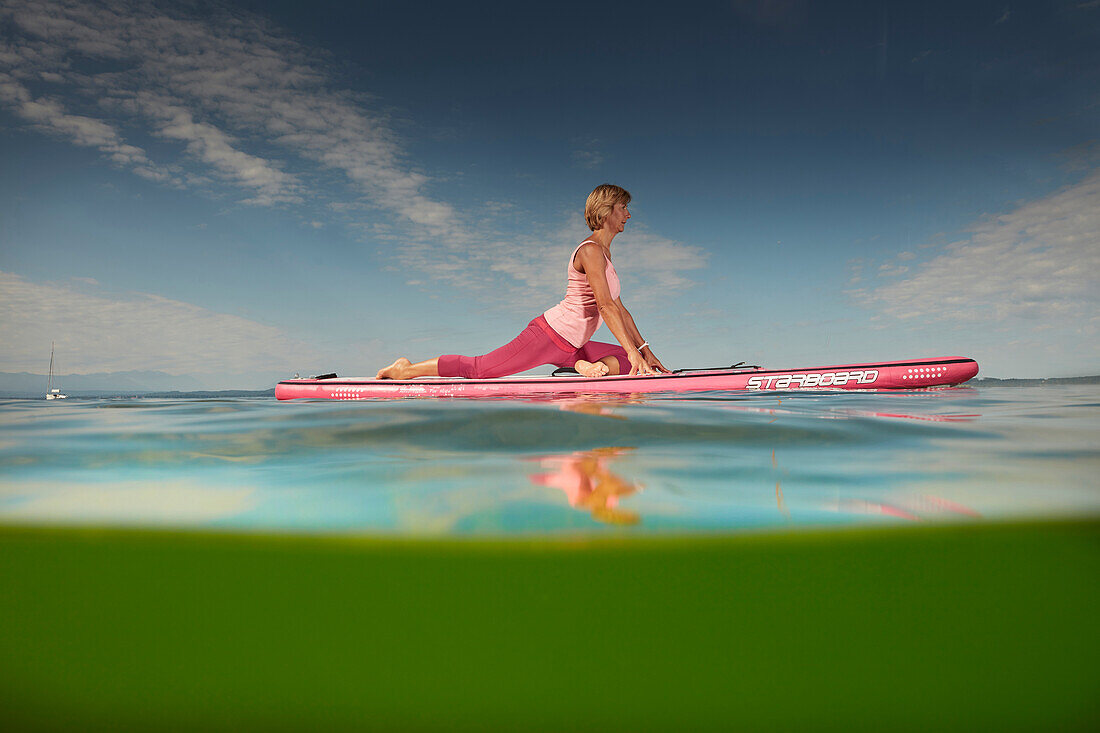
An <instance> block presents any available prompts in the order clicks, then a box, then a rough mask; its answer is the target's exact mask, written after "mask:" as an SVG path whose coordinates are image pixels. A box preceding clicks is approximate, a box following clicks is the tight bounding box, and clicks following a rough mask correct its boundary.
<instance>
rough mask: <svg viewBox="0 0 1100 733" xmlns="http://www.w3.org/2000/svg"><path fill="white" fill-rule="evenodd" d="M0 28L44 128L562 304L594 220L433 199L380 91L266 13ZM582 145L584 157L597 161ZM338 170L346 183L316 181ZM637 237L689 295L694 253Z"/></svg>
mask: <svg viewBox="0 0 1100 733" xmlns="http://www.w3.org/2000/svg"><path fill="white" fill-rule="evenodd" d="M200 12H201V13H202V14H201V15H200ZM0 28H6V29H7V32H6V33H5V34H4V35H2V36H0V104H3V105H5V106H7V107H8V108H10V109H11V110H13V111H14V112H15V114H17V115H18V116H19V117H20V118H22V119H23V120H24V121H26V122H27V123H28V124H29V125H31V126H33V127H34V128H36V129H38V130H40V131H42V132H44V133H47V134H50V135H53V136H56V137H59V138H62V139H65V140H67V141H69V142H71V143H73V144H75V145H80V146H84V147H91V148H95V149H97V150H99V151H100V152H102V153H103V154H104V155H105V157H106V158H107V159H109V160H110V161H111V162H112V163H113V164H115V165H117V166H119V167H121V168H124V169H128V170H131V171H132V172H134V173H135V174H137V175H140V176H143V177H145V178H147V179H150V180H154V181H158V182H161V183H164V184H168V185H173V186H176V187H180V188H200V189H210V188H211V187H212V186H213V185H214V184H215V182H216V183H217V184H220V185H221V186H222V188H221V189H219V190H220V191H226V190H227V191H229V192H231V193H233V194H234V195H236V196H237V200H238V202H239V203H241V204H247V205H254V206H268V207H272V206H283V207H285V206H295V205H298V204H302V203H315V204H316V203H319V204H322V205H327V206H330V207H331V208H332V210H333V211H334V212H337V213H338V214H339V215H341V216H343V217H347V218H348V219H349V220H350V222H351V224H350V229H351V231H353V232H356V233H357V235H358V236H361V237H363V238H365V239H367V240H369V241H374V242H379V241H382V242H385V243H386V244H387V245H390V244H391V243H392V244H394V245H396V246H388V249H387V258H389V259H390V261H392V262H393V263H394V265H395V266H396V267H398V268H400V269H403V270H406V271H408V274H409V275H411V276H412V277H411V279H413V280H416V279H419V277H420V276H426V277H428V278H431V279H432V280H433V281H434V282H435V283H436V284H439V283H442V284H445V285H449V286H453V287H458V288H462V289H465V290H468V291H471V292H477V293H478V294H479V295H481V296H482V297H485V298H486V299H487V300H488V301H490V302H503V301H504V300H511V301H513V302H514V301H515V298H516V297H517V294H518V295H520V296H521V297H525V298H532V297H534V296H535V294H532V293H529V292H526V293H525V292H524V288H529V287H535V288H537V289H538V290H537V294H538V295H539V296H540V297H549V296H550V294H551V293H553V294H556V295H557V296H558V297H560V292H561V281H562V276H561V271H562V269H563V263H562V262H561V260H562V259H563V258H564V257H565V255H566V254H567V252H568V249H569V248H570V247H571V246H575V245H576V243H577V242H579V241H580V239H579V238H583V236H584V235H585V234H586V232H585V231H584V229H583V226H582V227H580V228H579V230H578V228H576V227H571V228H565V229H566V230H567V231H568V232H569V235H568V236H569V238H568V239H565V238H563V237H562V236H560V234H559V232H558V231H557V230H555V228H554V227H544V228H543V231H542V233H541V234H540V235H538V236H532V235H530V234H529V233H523V234H520V235H519V236H515V235H513V234H508V233H504V232H501V231H500V230H497V229H493V228H492V226H491V225H489V224H487V223H486V222H487V221H489V220H490V219H491V212H490V211H488V210H486V211H485V212H480V213H481V214H482V215H481V216H473V214H475V213H478V212H470V214H471V215H470V216H464V215H463V214H460V213H459V212H458V211H456V209H455V208H454V207H453V206H452V205H450V204H449V203H447V202H445V201H442V200H440V199H439V198H438V197H436V196H433V195H432V194H431V193H430V190H431V189H432V187H433V186H434V185H435V184H436V183H437V181H435V180H434V179H433V178H432V177H431V176H430V175H429V174H427V173H425V172H423V171H421V170H419V169H418V168H417V166H416V165H414V163H413V162H412V161H410V160H409V157H408V155H407V154H406V152H405V150H404V147H403V142H402V140H401V138H400V136H399V135H398V134H397V133H396V132H395V131H394V129H393V126H392V125H391V124H390V122H389V120H388V117H387V115H386V114H385V113H384V112H381V111H378V109H377V108H379V106H380V105H379V104H378V102H377V100H375V99H373V98H371V97H369V96H367V95H366V94H363V93H360V92H353V91H349V90H347V89H342V88H339V87H338V86H336V85H335V84H334V82H333V81H332V79H331V76H330V74H329V73H328V70H327V69H328V66H329V59H328V58H327V57H326V56H325V54H324V53H323V52H318V51H316V50H314V49H310V48H307V47H305V46H303V45H302V44H300V43H298V42H296V41H294V40H292V39H288V38H287V37H285V35H284V34H283V33H281V32H280V31H279V29H277V28H274V27H272V26H271V24H270V23H268V22H267V21H266V20H264V19H263V18H261V17H258V16H255V15H252V14H248V13H243V12H239V11H234V10H230V9H226V8H219V7H217V6H213V7H212V6H209V5H203V6H201V7H199V6H191V5H186V4H176V5H154V4H150V3H140V2H130V1H128V0H118V1H116V2H106V3H96V4H90V3H85V2H76V1H75V0H9V1H8V2H6V3H5V4H4V6H3V7H2V8H0ZM128 137H129V138H132V139H128ZM139 142H140V143H141V144H137V143H139ZM582 152H584V153H585V154H584V155H582V156H581V158H580V159H578V162H579V163H580V164H584V165H587V164H590V163H593V162H594V161H596V159H597V157H600V156H598V154H597V153H594V152H592V151H582ZM158 157H159V158H161V159H158ZM333 173H337V174H339V177H340V178H342V180H343V185H342V187H340V189H339V191H334V190H333V189H332V188H329V187H327V186H325V185H322V184H321V183H320V181H321V180H326V181H327V180H331V178H332V174H333ZM348 192H350V194H351V199H352V200H351V201H350V202H349V201H347V198H348V196H347V193H348ZM334 197H339V198H340V199H343V200H341V201H334V200H333V198H334ZM314 216H315V215H314V214H312V213H310V214H308V215H306V220H307V221H309V220H312V218H313V217H314ZM532 218H534V217H532ZM528 221H530V219H528ZM578 237H579V238H578ZM630 237H631V239H632V241H633V242H634V243H635V245H634V246H633V247H632V248H625V249H624V250H623V253H624V264H626V265H627V267H628V269H629V268H630V266H631V265H633V264H636V265H637V270H635V272H636V273H637V274H645V275H652V276H653V280H652V282H651V283H650V284H649V287H647V293H648V294H649V295H653V296H654V297H666V298H667V297H669V296H670V295H673V294H674V292H675V291H676V290H678V289H680V290H682V289H684V288H686V287H687V286H688V285H689V280H688V279H687V276H686V275H685V273H686V272H688V271H690V270H692V269H695V268H697V267H699V266H701V263H702V260H703V256H704V255H703V253H702V252H701V251H699V250H697V249H694V248H690V247H685V246H684V245H682V244H680V243H677V242H673V241H672V240H669V239H664V238H661V237H659V236H657V235H655V234H640V235H636V234H634V233H631V235H630ZM551 245H556V246H551ZM551 283H553V285H552V286H551Z"/></svg>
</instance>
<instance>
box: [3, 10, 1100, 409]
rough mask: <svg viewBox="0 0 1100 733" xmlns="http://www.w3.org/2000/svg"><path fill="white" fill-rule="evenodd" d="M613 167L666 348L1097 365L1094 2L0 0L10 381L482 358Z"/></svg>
mask: <svg viewBox="0 0 1100 733" xmlns="http://www.w3.org/2000/svg"><path fill="white" fill-rule="evenodd" d="M605 182H611V183H616V184H618V185H621V186H623V187H625V188H626V189H628V190H629V191H630V192H631V194H632V196H633V201H632V204H631V213H632V219H631V220H630V221H629V222H628V224H627V228H626V231H625V232H624V233H623V234H621V235H619V236H618V237H617V238H616V239H615V241H614V244H613V247H612V254H613V259H614V261H615V265H616V268H617V270H618V271H619V274H620V276H621V278H622V283H623V293H622V300H623V303H624V304H625V305H626V306H627V307H628V308H629V309H630V311H631V313H632V314H633V315H634V318H635V320H636V321H637V323H638V326H639V330H640V331H641V333H642V334H643V336H644V337H645V338H646V339H647V340H648V341H650V343H651V344H652V345H653V348H654V351H655V353H657V355H658V356H659V357H660V358H661V359H662V360H663V362H664V363H665V364H666V365H667V366H669V367H670V368H681V367H705V366H720V365H729V364H732V363H735V362H739V361H748V362H750V363H754V364H761V365H764V366H768V367H775V368H779V367H798V366H814V365H824V364H840V363H849V362H863V361H874V360H894V359H909V358H917V357H935V356H956V355H958V356H970V357H973V358H975V359H977V360H978V362H979V364H980V365H981V369H982V374H983V375H985V376H994V377H1059V376H1075V375H1083V374H1100V275H1098V273H1100V0H1066V1H1064V2H1030V3H1021V2H1006V1H1005V0H1000V1H999V2H967V3H958V2H922V3H911V2H904V3H902V2H886V3H883V2H809V1H808V0H807V1H804V2H803V1H799V0H773V1H770V2H768V1H763V0H761V1H755V2H754V1H747V0H746V1H744V2H723V3H691V2H688V3H653V4H648V3H623V4H603V5H599V4H592V3H570V2H557V3H542V4H532V3H515V2H511V3H443V2H439V3H432V2H427V3H350V2H327V1H325V0H316V1H315V2H310V3H301V2H266V1H265V2H259V1H251V2H199V3H188V2H178V1H174V2H163V3H156V2H133V3H132V2H103V3H98V2H97V3H89V2H70V1H69V0H62V1H59V0H29V1H26V2H25V1H24V0H0V371H7V372H19V371H28V372H34V373H45V371H46V369H47V367H48V362H49V350H50V344H51V342H56V344H57V359H58V368H59V371H61V372H63V373H80V374H85V373H94V372H110V371H128V370H159V371H164V372H168V373H170V374H180V375H184V374H186V375H194V376H196V377H198V378H199V379H200V380H201V381H202V382H203V383H204V384H206V385H208V386H210V387H211V388H264V387H269V386H271V385H272V384H273V383H274V381H276V380H278V379H280V378H285V377H288V376H292V375H293V374H294V373H296V372H298V373H301V374H302V375H303V376H305V375H307V374H316V373H321V372H337V373H339V374H341V375H348V376H360V375H371V374H373V373H374V371H376V370H377V369H378V368H379V367H380V366H384V365H385V364H388V363H389V362H390V361H392V360H393V359H394V358H395V357H397V356H400V355H404V356H408V357H410V358H412V359H414V360H418V359H425V358H431V357H434V356H437V355H439V354H442V353H461V354H479V353H485V352H487V351H489V350H491V349H493V348H495V347H497V346H499V345H500V344H502V343H504V342H506V341H508V340H509V339H511V338H512V337H513V336H514V335H515V334H517V333H518V332H519V331H520V330H522V329H523V327H524V326H525V325H526V324H527V322H528V321H529V320H530V319H531V318H533V317H534V316H536V315H538V314H539V313H541V312H543V311H544V310H546V309H547V308H549V307H551V306H553V305H554V304H556V303H557V302H558V300H560V299H561V297H562V294H563V292H564V285H565V280H566V275H565V268H566V263H567V259H568V256H569V253H570V252H571V251H572V249H573V248H574V247H576V246H577V244H579V243H580V242H581V241H582V240H583V239H584V237H585V236H586V234H587V233H588V230H587V227H586V226H585V224H584V219H583V210H584V202H585V199H586V197H587V195H588V193H589V192H590V191H591V190H592V189H593V188H594V187H595V186H596V185H598V184H601V183H605ZM596 338H597V339H599V340H605V341H610V340H613V337H612V336H611V334H610V333H609V332H608V331H607V329H606V327H604V328H603V329H601V331H600V332H599V333H598V334H597V336H596Z"/></svg>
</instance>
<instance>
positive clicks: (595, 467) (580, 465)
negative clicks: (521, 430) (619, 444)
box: [531, 448, 639, 524]
mask: <svg viewBox="0 0 1100 733" xmlns="http://www.w3.org/2000/svg"><path fill="white" fill-rule="evenodd" d="M627 450H630V449H629V448H597V449H596V450H591V451H584V452H583V453H574V454H573V455H569V456H553V457H551V458H544V459H543V460H542V465H543V467H544V468H548V469H551V470H550V471H549V472H548V473H536V474H532V475H531V481H532V482H533V483H536V484H538V485H539V486H552V487H553V488H555V489H561V490H562V491H564V492H565V496H566V497H567V498H568V499H569V505H570V506H572V507H576V508H577V509H587V510H589V511H590V512H592V518H593V519H596V520H598V521H601V522H607V523H609V524H637V523H638V521H639V517H638V515H637V514H636V513H635V512H632V511H629V510H626V509H620V508H619V506H618V504H619V497H620V496H630V495H631V494H633V493H634V492H636V491H637V490H638V485H637V484H635V483H632V482H628V481H625V480H623V478H622V477H621V476H619V475H617V474H615V473H612V472H611V471H610V470H608V468H607V464H608V462H609V461H610V460H611V459H612V458H614V457H615V456H618V455H621V454H622V453H623V452H625V451H627Z"/></svg>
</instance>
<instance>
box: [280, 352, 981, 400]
mask: <svg viewBox="0 0 1100 733" xmlns="http://www.w3.org/2000/svg"><path fill="white" fill-rule="evenodd" d="M977 373H978V362H976V361H974V360H973V359H968V358H966V357H962V356H945V357H940V358H938V359H910V360H908V361H884V362H877V363H873V364H843V365H839V366H823V367H807V368H805V369H761V368H759V367H753V368H741V369H706V370H699V371H689V372H682V373H680V374H661V375H658V376H650V377H643V376H633V377H630V376H614V377H581V376H568V377H543V376H538V377H502V378H500V379H462V378H459V377H421V378H420V379H408V380H394V379H373V378H366V377H340V378H333V379H286V380H283V381H282V382H279V383H278V384H277V385H275V396H276V397H278V398H279V399H280V400H299V399H314V400H317V399H320V400H364V399H379V398H381V399H393V398H397V397H524V396H529V395H570V394H643V393H652V392H706V391H710V390H750V391H761V390H768V391H786V390H834V389H917V388H920V387H942V386H947V385H952V384H962V383H963V382H965V381H967V380H968V379H971V378H972V377H973V376H974V375H976V374H977Z"/></svg>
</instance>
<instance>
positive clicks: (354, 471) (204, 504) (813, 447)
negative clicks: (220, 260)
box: [0, 385, 1100, 536]
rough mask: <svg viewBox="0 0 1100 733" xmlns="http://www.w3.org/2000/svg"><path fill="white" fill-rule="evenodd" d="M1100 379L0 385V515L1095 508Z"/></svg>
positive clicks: (561, 525) (594, 516) (28, 519)
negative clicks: (133, 392)
mask: <svg viewBox="0 0 1100 733" xmlns="http://www.w3.org/2000/svg"><path fill="white" fill-rule="evenodd" d="M1098 513H1100V385H1045V386H1034V387H1008V386H989V387H986V386H962V387H957V388H950V389H935V390H925V391H912V392H890V393H874V392H834V393H823V392H796V393H768V394H759V393H743V392H737V393H717V392H716V393H706V394H700V395H695V396H692V397H687V398H685V397H682V396H678V397H655V396H649V397H640V398H636V399H608V398H601V399H595V398H593V399H568V400H557V401H526V402H525V401H516V400H438V401H430V400H415V401H413V400H409V401H377V402H357V403H333V402H293V403H280V402H277V401H275V400H274V399H257V398H240V399H210V400H197V399H174V400H172V399H162V400H153V399H94V400H81V399H69V400H67V401H65V402H46V401H44V400H41V401H30V400H4V401H0V523H4V524H34V525H58V524H60V525H67V524H79V525H111V526H117V525H122V526H170V527H179V528H203V529H228V530H248V531H252V530H260V531H292V532H310V533H358V534H371V535H386V536H394V535H398V536H484V535H489V536H498V535H509V536H515V535H525V534H542V535H545V534H550V535H565V534H581V535H601V534H607V533H618V534H628V535H629V534H636V533H667V532H677V533H693V532H707V533H715V532H718V533H732V532H741V531H746V530H760V529H778V528H787V527H792V526H793V527H822V526H838V527H839V526H852V525H866V524H895V525H903V524H909V523H916V522H959V521H962V522H981V521H989V520H1001V519H1009V518H1038V517H1084V516H1088V517H1095V516H1096V515H1097V514H1098Z"/></svg>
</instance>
